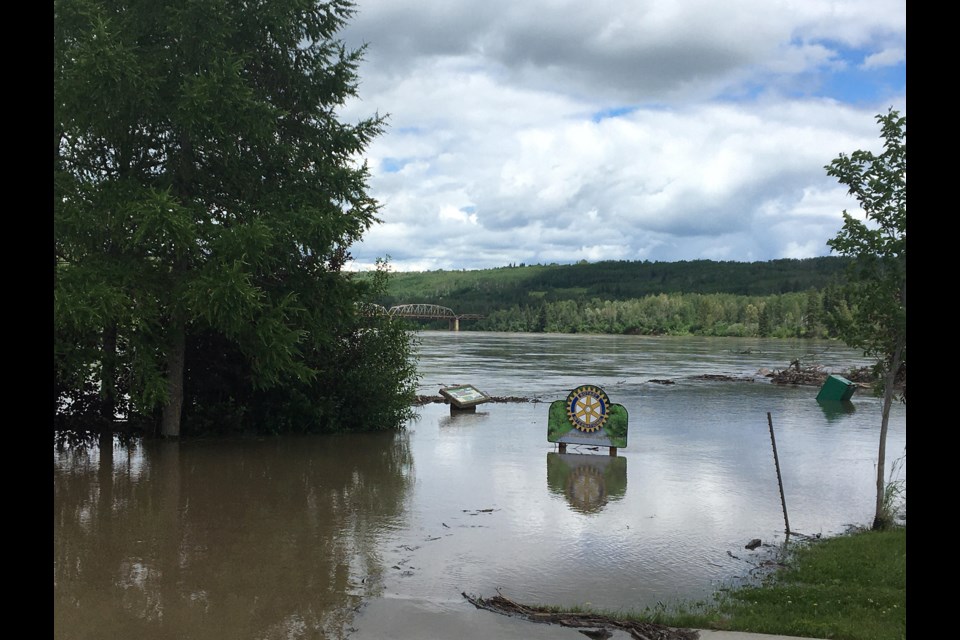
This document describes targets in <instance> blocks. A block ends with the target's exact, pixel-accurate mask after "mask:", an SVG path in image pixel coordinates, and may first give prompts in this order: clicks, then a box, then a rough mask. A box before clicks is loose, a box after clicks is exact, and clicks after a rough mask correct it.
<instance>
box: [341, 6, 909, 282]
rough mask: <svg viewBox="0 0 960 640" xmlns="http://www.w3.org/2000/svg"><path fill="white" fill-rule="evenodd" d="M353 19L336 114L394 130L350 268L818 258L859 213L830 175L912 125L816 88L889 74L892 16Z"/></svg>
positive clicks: (877, 99)
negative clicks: (381, 118) (353, 67)
mask: <svg viewBox="0 0 960 640" xmlns="http://www.w3.org/2000/svg"><path fill="white" fill-rule="evenodd" d="M358 10H359V12H358V14H357V15H356V17H355V19H354V20H353V21H352V22H351V24H350V25H349V27H348V28H347V30H346V31H345V37H346V39H347V41H348V43H351V44H354V45H355V44H359V43H361V42H367V43H369V49H368V50H367V55H366V59H365V62H364V63H362V64H361V66H360V69H359V72H360V80H361V84H360V88H359V93H360V97H359V98H358V99H357V100H354V101H351V102H350V103H349V104H347V105H345V106H344V109H343V110H342V114H343V117H344V119H346V120H355V119H358V118H362V117H365V116H369V115H371V114H372V113H373V112H374V111H378V112H380V113H388V114H389V120H388V122H389V126H388V128H387V130H386V132H385V133H384V135H382V136H380V137H379V138H377V139H375V140H374V141H373V142H372V144H371V145H370V146H369V148H368V149H367V153H366V157H367V158H368V160H369V161H370V167H371V171H372V179H371V182H370V191H371V195H373V196H374V197H376V198H377V199H378V200H379V201H380V202H381V203H382V204H383V208H382V211H381V218H382V220H383V224H381V225H377V226H376V227H374V228H373V229H371V230H370V231H369V232H368V233H367V234H366V235H365V237H364V240H363V242H361V243H360V244H358V245H356V246H355V247H353V251H352V253H353V255H354V256H355V257H356V259H357V263H356V264H358V265H360V264H372V263H373V262H374V260H375V258H376V257H379V256H385V255H390V256H391V259H392V263H393V265H394V267H395V268H396V269H405V270H422V269H424V268H429V269H435V268H444V269H455V268H464V267H465V268H480V267H495V266H502V265H505V264H508V263H510V262H514V263H519V262H525V263H527V264H532V263H537V262H573V261H576V260H580V259H587V260H591V261H594V260H602V259H631V260H633V259H637V260H642V259H648V260H681V259H695V258H705V257H709V258H715V259H725V260H768V259H774V258H781V257H810V256H815V255H826V254H827V248H826V244H825V243H826V240H827V239H828V238H830V237H832V236H833V235H834V234H835V233H836V231H837V230H838V229H839V225H840V211H842V210H843V209H844V208H846V209H854V208H855V207H856V202H855V201H853V200H852V199H851V198H850V197H849V196H846V195H845V191H844V190H843V189H841V188H839V187H838V185H837V184H836V181H835V180H833V179H831V178H829V177H828V176H826V173H825V170H824V165H826V164H827V163H829V162H830V160H831V159H833V158H835V157H836V156H837V155H838V154H839V153H841V152H846V153H849V152H851V151H854V150H856V149H860V148H870V149H877V148H878V147H879V142H880V141H879V130H878V129H877V125H876V121H875V116H876V114H878V113H881V112H884V111H886V109H887V108H888V107H889V106H890V105H891V104H892V105H894V106H896V107H897V108H900V109H901V110H904V111H905V103H906V99H905V95H904V93H903V90H904V89H903V83H902V82H901V83H899V84H898V85H896V86H892V87H887V86H878V87H870V88H871V91H873V93H867V94H860V95H856V96H853V97H851V96H847V95H842V94H837V95H833V94H831V93H829V91H828V90H827V89H825V88H824V87H830V86H832V85H831V83H830V76H829V74H831V73H834V72H836V71H840V70H842V71H843V73H845V74H850V73H857V72H858V69H860V70H862V71H863V72H864V73H867V72H869V71H870V70H871V69H876V68H879V67H881V66H887V65H898V64H902V61H903V59H904V53H903V52H904V43H905V18H904V13H905V5H904V3H903V0H899V1H892V2H891V1H884V2H881V3H880V4H878V3H877V2H873V1H871V2H865V1H863V2H861V1H854V0H849V1H847V2H844V3H834V2H825V1H824V2H817V1H814V2H809V3H807V2H804V3H795V2H759V1H756V2H754V1H740V2H734V3H733V4H730V3H727V4H724V5H718V4H717V3H713V2H706V1H705V0H703V1H696V0H683V1H678V2H674V3H663V2H652V1H650V2H637V1H632V0H631V1H630V2H627V1H626V0H622V1H618V0H598V2H594V3H591V4H589V5H584V4H583V3H579V2H572V1H566V0H555V1H550V0H540V1H534V0H530V1H529V2H522V3H517V2H506V1H501V0H491V1H489V2H484V3H476V2H466V1H465V0H462V1H454V0H446V1H441V0H431V1H418V2H409V1H408V2H400V1H398V0H391V1H389V2H387V1H386V0H360V2H359V3H358ZM841 47H844V48H841ZM849 50H855V54H850V52H849ZM865 78H868V76H865ZM867 81H868V80H867V79H865V80H864V83H866V82H867ZM888 82H889V80H888ZM836 84H837V85H841V84H842V85H843V90H844V91H849V88H848V87H849V86H850V85H849V83H836ZM425 265H426V266H425Z"/></svg>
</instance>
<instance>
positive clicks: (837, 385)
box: [817, 376, 857, 400]
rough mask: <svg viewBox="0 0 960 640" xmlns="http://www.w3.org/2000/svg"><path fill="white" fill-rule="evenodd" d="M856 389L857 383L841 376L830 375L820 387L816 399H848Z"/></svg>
mask: <svg viewBox="0 0 960 640" xmlns="http://www.w3.org/2000/svg"><path fill="white" fill-rule="evenodd" d="M856 390H857V385H856V384H855V383H853V382H850V381H849V380H847V379H846V378H844V377H843V376H830V377H828V378H827V379H826V381H825V382H824V383H823V386H822V387H820V393H818V394H817V400H849V399H850V398H851V397H853V392H854V391H856Z"/></svg>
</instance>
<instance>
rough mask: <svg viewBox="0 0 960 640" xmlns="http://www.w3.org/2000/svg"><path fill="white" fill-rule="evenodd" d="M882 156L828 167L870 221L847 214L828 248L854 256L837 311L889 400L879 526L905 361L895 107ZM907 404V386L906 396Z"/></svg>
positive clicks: (900, 163) (903, 235)
mask: <svg viewBox="0 0 960 640" xmlns="http://www.w3.org/2000/svg"><path fill="white" fill-rule="evenodd" d="M877 122H879V124H880V129H881V137H882V138H883V151H882V152H881V153H879V154H874V153H872V152H870V151H863V150H860V151H854V152H853V153H851V154H850V155H846V154H841V155H840V156H839V157H837V158H836V159H834V160H833V161H832V162H831V163H830V164H829V165H827V166H826V167H825V168H826V170H827V174H828V175H830V176H833V177H835V178H836V179H837V180H838V181H839V182H840V183H841V184H843V185H845V186H847V187H848V192H849V194H850V195H852V196H854V197H855V198H856V199H857V201H858V202H859V203H860V207H861V209H862V210H863V214H864V217H865V219H866V222H863V221H861V220H859V219H857V218H855V217H853V216H852V215H850V214H849V213H847V212H846V211H844V212H843V228H842V229H841V230H840V232H839V233H838V234H837V235H836V237H834V238H833V239H832V240H830V241H828V242H827V245H828V246H829V247H830V248H831V249H833V250H834V251H836V252H838V253H840V254H842V255H846V256H850V257H852V258H854V261H853V264H852V265H851V287H850V299H851V301H852V310H851V312H850V313H848V314H844V315H841V314H836V315H835V318H836V320H837V321H838V326H839V330H840V336H841V338H842V339H843V340H844V342H846V343H847V344H848V345H850V346H852V347H857V348H860V349H863V352H864V354H865V355H867V356H871V357H873V358H875V359H876V366H875V371H876V374H877V379H878V380H879V384H878V388H877V392H878V394H879V395H881V396H882V398H883V404H882V409H881V419H880V447H879V452H878V458H877V499H876V511H875V515H874V521H873V528H875V529H879V528H883V527H884V526H886V525H888V524H889V520H890V517H891V514H890V513H888V509H887V507H888V505H887V504H886V500H885V497H886V492H887V483H886V479H885V477H884V474H885V473H886V442H887V426H888V424H889V419H890V407H891V405H892V404H893V400H894V396H895V390H896V384H897V378H898V375H901V374H902V373H905V367H906V363H907V118H906V116H902V115H901V114H900V113H899V112H898V111H896V110H894V109H890V110H889V111H888V112H887V113H886V114H880V115H878V116H877ZM901 399H902V400H903V401H904V402H905V401H906V388H905V387H904V390H903V392H902V395H901Z"/></svg>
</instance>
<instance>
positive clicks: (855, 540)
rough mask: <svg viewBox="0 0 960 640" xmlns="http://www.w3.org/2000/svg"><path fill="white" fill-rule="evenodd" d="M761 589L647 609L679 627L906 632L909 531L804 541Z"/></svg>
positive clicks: (876, 639) (856, 637)
mask: <svg viewBox="0 0 960 640" xmlns="http://www.w3.org/2000/svg"><path fill="white" fill-rule="evenodd" d="M785 564H786V566H785V568H782V569H780V570H779V571H777V572H776V573H774V574H771V575H769V576H768V577H767V578H765V579H764V581H763V583H762V584H760V585H757V586H748V587H742V588H739V589H734V590H729V591H722V592H721V593H719V594H717V596H716V598H715V601H714V602H713V603H710V604H698V605H695V606H691V607H683V608H678V609H676V610H672V611H655V612H652V611H645V612H644V613H643V614H641V615H639V616H638V618H640V619H643V620H647V621H651V622H658V623H661V624H666V625H669V626H676V627H687V628H699V629H721V630H734V631H752V632H757V633H772V634H780V635H791V636H801V637H809V638H831V639H836V640H903V639H905V638H906V637H907V584H906V578H907V530H906V527H897V528H893V529H889V530H886V531H863V532H858V533H855V534H851V535H845V536H839V537H835V538H830V539H824V540H818V541H816V542H811V543H806V544H802V545H800V546H798V547H796V548H795V549H794V550H793V551H791V552H790V553H789V555H788V557H787V558H786V559H785Z"/></svg>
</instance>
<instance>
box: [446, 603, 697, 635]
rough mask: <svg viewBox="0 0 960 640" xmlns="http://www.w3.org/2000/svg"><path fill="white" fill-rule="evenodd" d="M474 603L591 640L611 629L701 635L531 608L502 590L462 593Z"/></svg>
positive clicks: (630, 632) (648, 623)
mask: <svg viewBox="0 0 960 640" xmlns="http://www.w3.org/2000/svg"><path fill="white" fill-rule="evenodd" d="M462 595H463V597H464V598H466V599H467V601H468V602H470V604H472V605H473V606H475V607H476V608H478V609H485V610H487V611H494V612H496V613H500V614H503V615H507V616H515V617H518V618H523V619H524V620H529V621H530V622H540V623H546V624H558V625H560V626H562V627H571V628H574V629H577V630H579V631H580V632H581V633H583V634H584V635H586V636H588V637H590V638H608V637H610V635H612V634H610V633H609V630H610V629H620V630H622V631H625V632H627V633H629V634H630V637H631V638H635V639H636V640H698V638H700V632H698V631H696V630H695V629H676V628H674V627H667V626H665V625H662V624H656V623H653V622H639V621H633V620H621V619H619V618H613V617H610V616H605V615H601V614H595V613H581V612H576V611H555V610H552V609H547V608H546V607H539V606H528V605H523V604H520V603H518V602H514V601H513V600H510V599H509V598H507V597H505V596H503V595H502V594H501V593H500V592H499V591H498V592H497V595H495V596H493V597H492V598H481V597H479V596H469V595H467V594H466V593H463V594H462Z"/></svg>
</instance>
